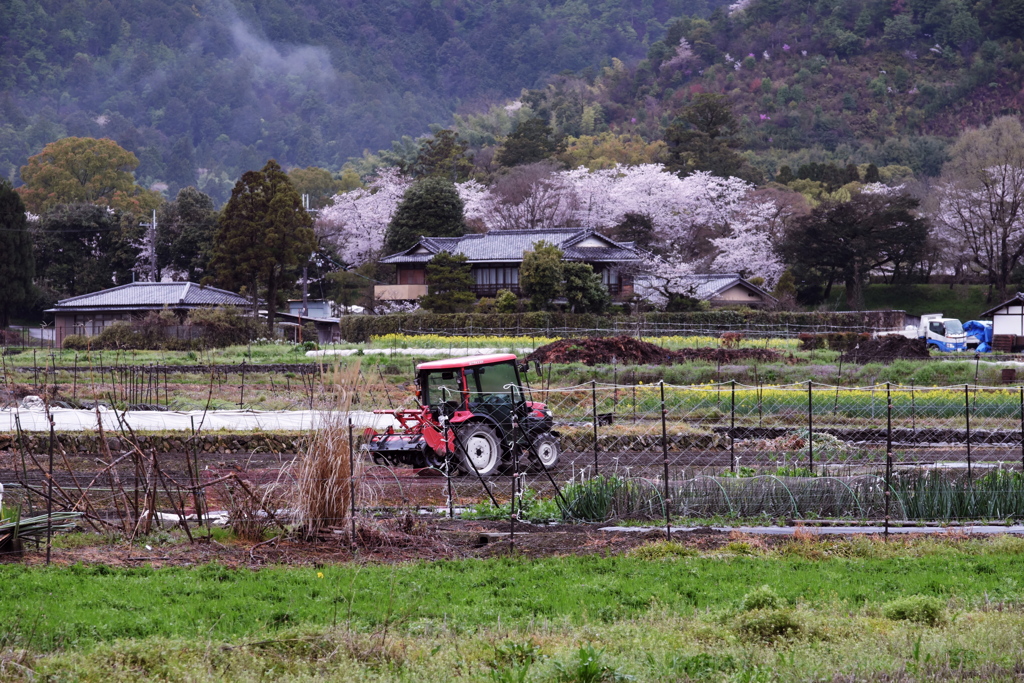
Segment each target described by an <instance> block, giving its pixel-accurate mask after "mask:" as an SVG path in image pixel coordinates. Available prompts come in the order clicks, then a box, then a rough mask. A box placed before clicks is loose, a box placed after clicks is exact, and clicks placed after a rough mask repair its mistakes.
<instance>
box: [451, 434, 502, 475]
mask: <svg viewBox="0 0 1024 683" xmlns="http://www.w3.org/2000/svg"><path fill="white" fill-rule="evenodd" d="M457 436H458V440H459V444H460V445H461V448H458V450H459V451H460V456H461V458H460V459H461V461H462V469H463V470H464V471H465V472H466V474H473V472H477V473H478V474H479V475H480V476H482V477H489V476H491V475H492V474H494V473H495V472H497V471H498V466H499V465H501V444H500V443H499V442H498V437H497V436H495V434H494V430H493V429H491V428H490V427H488V426H487V425H485V424H482V423H479V422H477V423H475V424H471V425H468V426H466V427H462V428H461V429H459V431H458V432H457Z"/></svg>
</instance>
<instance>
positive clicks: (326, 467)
mask: <svg viewBox="0 0 1024 683" xmlns="http://www.w3.org/2000/svg"><path fill="white" fill-rule="evenodd" d="M358 377H359V363H353V364H351V365H347V366H345V367H341V366H335V368H334V372H333V376H332V377H331V384H332V391H333V393H334V395H335V397H336V402H335V405H334V406H332V410H330V411H327V412H324V413H321V415H320V417H319V421H318V424H317V427H316V429H315V430H314V432H313V435H312V437H311V438H310V442H309V446H308V448H307V449H306V453H305V455H304V456H303V457H302V458H301V460H300V461H299V476H298V482H297V485H296V517H297V521H298V523H299V527H300V528H301V529H302V531H303V533H304V534H305V535H306V536H307V537H313V536H316V535H318V534H319V533H320V532H322V531H324V530H325V529H328V528H330V527H342V526H344V524H345V523H346V522H347V521H348V519H349V513H350V510H351V506H352V502H353V501H352V493H353V491H354V489H355V487H354V486H353V482H352V478H353V477H356V476H358V475H359V473H358V472H357V471H356V472H353V464H354V465H355V469H357V470H358V462H356V460H357V459H356V458H355V457H353V456H354V455H355V454H353V453H351V452H350V449H349V438H348V411H349V408H350V407H351V405H352V396H353V393H354V390H355V387H356V383H357V381H358Z"/></svg>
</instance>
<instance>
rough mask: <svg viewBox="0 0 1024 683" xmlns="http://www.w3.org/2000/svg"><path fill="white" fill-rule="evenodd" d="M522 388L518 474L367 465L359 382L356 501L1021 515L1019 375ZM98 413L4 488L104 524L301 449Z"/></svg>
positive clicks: (766, 513)
mask: <svg viewBox="0 0 1024 683" xmlns="http://www.w3.org/2000/svg"><path fill="white" fill-rule="evenodd" d="M525 395H526V399H527V400H528V401H532V402H533V403H534V404H544V406H545V408H546V409H548V410H550V411H551V413H552V415H553V421H554V422H553V430H554V432H555V433H556V434H557V443H558V445H559V447H560V451H561V453H560V459H559V462H558V464H557V466H555V467H554V468H552V469H551V470H550V471H544V470H542V469H541V468H540V467H539V466H538V465H537V464H536V463H535V462H531V461H530V459H529V458H527V457H523V458H521V459H520V462H519V463H518V465H517V468H518V470H519V471H518V472H516V471H515V470H516V469H517V468H516V467H512V466H511V464H510V465H509V466H508V467H506V468H504V469H502V470H500V471H499V472H498V473H496V474H495V475H494V476H491V477H486V478H481V477H477V476H473V473H472V472H471V473H469V474H466V473H462V474H458V475H454V476H448V475H449V474H451V472H449V471H446V470H445V469H444V468H443V467H441V468H439V469H436V470H422V471H417V470H414V469H412V468H410V467H408V466H404V465H401V464H396V463H391V464H387V463H377V464H375V463H373V462H372V461H371V460H370V458H369V457H368V456H366V455H365V454H363V453H362V452H361V451H359V445H360V444H361V443H362V441H363V439H364V438H365V436H364V434H363V432H362V426H363V425H367V424H368V420H367V419H365V418H369V417H373V418H374V419H378V418H379V419H390V418H389V417H388V416H384V415H380V414H377V415H374V414H373V413H372V412H371V411H372V410H374V409H376V410H389V409H392V408H395V407H399V405H398V404H397V402H398V397H392V396H389V395H388V394H387V393H385V392H382V391H376V392H373V393H370V392H362V393H361V394H360V404H359V405H360V409H361V410H362V411H364V412H361V413H359V415H358V419H354V420H353V424H354V428H353V436H352V438H353V446H354V448H355V456H354V457H355V458H356V459H357V460H361V463H360V462H356V463H355V465H356V466H355V467H354V471H356V472H357V478H358V483H357V491H356V493H357V495H356V500H357V502H358V506H359V507H360V508H361V509H364V510H369V509H374V510H379V509H382V508H395V507H421V508H431V509H435V510H438V509H439V510H450V509H455V508H458V509H467V508H473V507H474V506H477V505H479V504H481V503H486V504H489V505H490V506H491V507H493V508H494V509H495V510H503V509H505V508H504V507H503V506H509V503H510V501H511V500H513V499H514V500H515V501H516V508H517V515H519V516H520V518H526V519H534V520H543V519H560V520H569V521H572V520H586V521H606V520H614V519H648V520H659V519H664V518H665V517H666V516H669V517H672V516H677V517H678V516H682V517H687V518H713V517H718V516H732V517H740V518H751V517H764V518H771V519H805V520H807V519H823V518H840V519H861V520H865V519H879V518H882V517H889V518H891V519H909V520H953V519H960V520H967V519H971V520H978V519H1009V518H1017V519H1019V518H1020V517H1022V516H1024V474H1022V471H1021V468H1022V464H1024V388H1022V387H1019V386H974V385H959V386H946V387H915V386H899V385H885V384H882V385H875V386H867V387H842V386H832V385H824V384H819V383H814V382H804V383H799V384H789V385H759V386H749V385H742V384H739V383H732V382H729V383H717V384H705V385H696V386H675V385H668V384H663V383H660V382H659V383H655V384H644V383H640V382H638V383H636V384H628V385H622V384H615V385H612V384H601V383H598V382H596V381H595V382H589V383H586V384H580V385H576V386H569V387H557V388H549V389H542V388H531V387H527V388H526V389H525ZM159 415H160V416H168V414H167V413H161V414H159ZM213 416H214V413H210V414H208V415H207V416H206V417H207V418H208V419H211V420H212V417H213ZM154 417H155V415H154ZM356 417H357V415H356V414H355V413H353V418H356ZM91 418H92V420H93V422H95V419H96V418H95V413H91ZM116 422H117V424H111V423H108V424H105V426H104V429H106V430H109V432H111V433H114V432H116V436H118V437H120V439H119V440H118V443H117V445H116V448H115V447H113V446H110V447H109V452H106V451H104V450H103V449H102V448H101V449H100V451H101V452H100V453H74V452H70V451H69V450H68V449H66V448H64V447H63V446H62V445H61V438H63V437H61V436H60V435H59V434H58V435H57V436H56V442H55V443H54V444H53V447H52V448H53V452H54V453H55V454H56V461H55V462H56V465H55V467H56V469H55V470H54V484H55V490H54V492H53V493H52V494H46V484H47V478H46V472H47V471H48V470H47V467H48V465H47V463H46V461H45V460H44V459H43V458H41V457H39V456H40V455H41V454H44V453H46V451H47V447H46V446H47V444H46V441H45V437H40V436H36V437H33V438H34V439H35V441H32V443H35V444H39V447H35V449H34V450H33V447H32V446H26V445H25V442H24V440H23V439H22V438H21V437H19V438H18V439H16V440H12V441H11V442H10V443H8V444H7V451H6V453H7V455H6V456H5V457H6V458H7V460H5V461H4V462H5V463H6V464H4V465H3V466H2V467H0V478H2V479H3V480H4V482H5V483H7V482H11V483H14V484H16V486H14V487H12V488H11V489H10V491H12V492H13V493H12V494H9V495H18V491H19V489H18V486H17V485H21V486H22V487H23V488H22V489H21V490H22V491H28V492H29V494H30V496H34V499H33V500H34V505H35V506H36V507H39V506H40V504H41V503H40V501H41V500H43V499H44V496H45V495H52V497H53V498H54V500H55V501H56V502H57V504H58V506H59V507H61V508H66V509H78V510H82V511H84V512H88V513H89V514H94V515H95V516H97V517H104V516H105V518H106V522H105V523H113V522H112V520H114V519H115V518H116V517H117V516H118V515H120V516H121V517H124V518H133V517H135V516H138V515H140V514H143V513H144V512H145V511H147V510H152V509H157V510H160V509H164V510H167V509H174V510H178V511H180V512H181V513H182V515H185V513H188V514H195V509H202V510H204V511H206V512H207V513H208V512H209V511H210V510H212V509H216V508H218V507H221V508H228V507H230V504H231V500H233V499H234V500H237V499H239V498H240V497H249V498H252V495H251V494H250V493H249V492H248V491H247V490H246V489H244V488H243V487H242V486H241V485H240V484H236V483H235V482H236V481H237V480H238V479H244V480H245V481H246V482H248V483H247V485H249V486H250V487H251V488H253V489H254V490H253V494H257V493H258V491H256V489H257V488H258V487H269V488H266V490H271V489H274V488H275V487H277V490H285V489H287V488H288V486H290V485H291V484H290V483H289V482H293V480H294V478H295V475H294V467H292V466H291V463H292V462H293V460H294V458H296V457H302V453H301V451H302V448H301V447H297V448H296V449H295V451H294V452H280V453H278V452H274V453H263V452H250V453H246V452H244V450H245V449H244V448H242V449H239V450H236V451H234V452H229V453H227V454H226V453H223V452H211V451H209V450H204V449H203V446H204V443H205V442H203V441H202V439H203V435H202V434H198V435H195V436H191V435H186V436H185V437H178V438H179V441H180V444H179V447H178V448H179V450H176V451H173V452H159V453H158V452H157V451H155V450H154V449H153V448H152V447H151V446H150V445H147V442H145V441H144V440H139V439H134V435H132V434H128V433H126V428H125V425H123V424H121V421H116ZM196 422H197V423H198V422H199V420H196ZM206 424H207V425H210V424H215V423H214V422H212V421H211V422H208V423H206ZM381 424H383V423H381ZM190 427H191V423H190ZM205 428H208V426H207V427H204V429H205ZM189 434H190V433H189ZM108 436H109V434H108ZM97 463H99V464H97ZM360 464H361V466H360ZM211 482H224V484H219V485H218V487H214V485H213V483H211ZM225 486H227V487H229V488H227V489H225V490H223V492H221V489H223V488H224V487H225ZM261 490H263V489H261ZM86 493H88V495H86ZM259 495H261V496H262V495H263V494H259ZM147 496H149V497H151V498H150V499H149V500H148V501H147ZM232 496H233V497H234V498H232ZM261 500H263V499H262V498H261ZM265 505H266V506H267V507H268V509H269V508H270V507H271V503H269V502H266V503H265ZM275 505H277V503H275ZM280 506H281V507H282V508H287V503H286V502H285V503H280ZM275 509H276V508H275ZM129 510H131V513H130V514H129ZM510 511H511V510H509V512H510ZM257 512H259V510H257ZM165 514H169V513H166V512H165ZM179 516H180V515H179ZM182 521H183V523H184V520H182Z"/></svg>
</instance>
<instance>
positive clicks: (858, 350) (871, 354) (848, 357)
mask: <svg viewBox="0 0 1024 683" xmlns="http://www.w3.org/2000/svg"><path fill="white" fill-rule="evenodd" d="M929 355H930V352H929V350H928V344H927V343H926V342H925V340H924V339H908V338H907V337H902V336H898V335H893V336H890V337H881V338H879V339H869V340H867V341H862V342H860V343H859V344H857V346H856V347H854V348H853V349H851V350H850V351H848V352H847V353H845V354H843V360H845V361H847V362H850V363H888V362H890V361H892V360H894V359H896V358H928V356H929Z"/></svg>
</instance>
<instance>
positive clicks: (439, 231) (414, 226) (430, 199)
mask: <svg viewBox="0 0 1024 683" xmlns="http://www.w3.org/2000/svg"><path fill="white" fill-rule="evenodd" d="M465 234H466V221H465V218H464V217H463V204H462V199H461V198H460V197H459V191H458V190H457V189H455V185H454V184H452V183H451V181H449V180H446V179H444V178H438V177H431V178H424V179H423V180H420V181H419V182H417V183H416V184H414V185H412V186H410V187H409V189H408V190H406V191H405V194H404V195H402V201H401V202H400V203H399V204H398V208H397V209H396V210H395V215H394V217H393V218H392V219H391V223H390V224H389V225H388V232H387V235H386V236H385V238H384V247H385V249H386V251H387V252H388V253H394V252H396V251H402V250H403V249H408V248H409V247H411V246H412V245H414V244H416V242H417V241H419V239H420V237H459V236H461V235H465Z"/></svg>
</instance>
